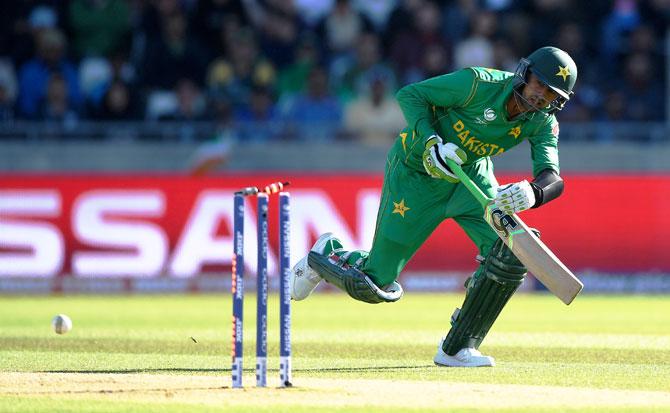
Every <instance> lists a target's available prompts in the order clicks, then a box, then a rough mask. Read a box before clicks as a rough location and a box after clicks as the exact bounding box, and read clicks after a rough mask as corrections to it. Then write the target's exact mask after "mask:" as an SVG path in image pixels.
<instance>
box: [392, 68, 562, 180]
mask: <svg viewBox="0 0 670 413" xmlns="http://www.w3.org/2000/svg"><path fill="white" fill-rule="evenodd" d="M513 78H514V74H513V73H510V72H505V71H501V70H495V69H488V68H481V67H473V68H467V69H463V70H459V71H457V72H453V73H450V74H446V75H442V76H438V77H434V78H432V79H428V80H425V81H423V82H419V83H413V84H411V85H408V86H406V87H404V88H402V89H401V90H400V91H399V92H398V94H397V96H396V97H397V100H398V103H399V105H400V108H401V109H402V111H403V113H404V115H405V119H406V120H407V127H406V128H405V129H404V130H403V131H402V132H401V133H400V137H399V138H398V139H399V143H400V144H401V145H402V148H403V150H404V152H405V154H406V157H405V162H406V164H407V165H408V166H409V167H410V168H413V169H416V170H420V171H424V168H423V162H422V158H421V157H422V154H423V151H424V149H425V142H426V140H427V139H428V137H430V136H431V135H433V134H438V135H439V136H441V137H442V139H443V141H444V142H445V143H446V142H452V143H454V144H456V145H458V146H459V147H461V148H462V149H463V150H464V151H465V153H466V154H467V155H468V160H467V162H465V163H464V165H469V164H472V163H474V162H476V161H477V160H478V159H481V158H485V157H493V156H497V155H501V154H503V153H505V152H506V151H508V150H509V149H511V148H512V147H514V146H516V145H518V144H519V143H521V142H523V141H524V140H526V139H527V140H528V141H529V143H530V146H531V152H532V153H531V156H532V160H533V175H537V174H538V173H539V172H540V171H542V170H543V169H548V168H550V169H553V170H555V171H556V172H560V170H559V165H558V121H557V120H556V117H555V116H554V115H549V116H544V115H543V114H540V113H537V114H535V115H534V116H532V117H531V118H530V119H517V120H513V121H510V120H508V115H507V109H506V108H505V103H506V102H507V98H508V97H509V96H510V94H511V93H513Z"/></svg>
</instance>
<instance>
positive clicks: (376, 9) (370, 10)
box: [354, 0, 398, 32]
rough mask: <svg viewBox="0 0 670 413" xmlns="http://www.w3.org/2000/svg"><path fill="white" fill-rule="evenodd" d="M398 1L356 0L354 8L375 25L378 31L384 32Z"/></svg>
mask: <svg viewBox="0 0 670 413" xmlns="http://www.w3.org/2000/svg"><path fill="white" fill-rule="evenodd" d="M397 3H398V0H376V1H370V0H354V8H355V9H356V10H358V11H360V12H361V13H362V14H363V15H364V16H365V17H366V18H367V19H368V20H369V21H370V22H371V23H372V24H373V25H374V30H375V31H376V32H382V31H384V29H385V28H386V24H387V22H388V20H389V18H390V17H391V13H393V10H394V9H395V7H396V4H397Z"/></svg>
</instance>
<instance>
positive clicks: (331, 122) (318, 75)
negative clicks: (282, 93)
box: [283, 66, 342, 141]
mask: <svg viewBox="0 0 670 413" xmlns="http://www.w3.org/2000/svg"><path fill="white" fill-rule="evenodd" d="M283 114H284V116H283V118H284V119H285V120H286V121H287V122H288V132H287V134H288V135H289V136H292V137H294V138H297V139H303V140H309V141H326V140H332V139H334V138H336V137H337V132H338V129H339V126H340V123H341V121H342V105H341V104H340V102H339V101H338V100H337V98H336V97H335V96H333V95H332V94H331V93H330V91H329V90H328V72H326V71H325V70H324V69H323V68H322V67H318V66H317V67H314V68H313V69H312V71H311V72H310V73H309V78H308V82H307V91H306V92H304V93H300V94H298V95H296V96H294V97H293V98H291V99H290V100H289V102H288V103H287V104H286V106H285V108H284V110H283Z"/></svg>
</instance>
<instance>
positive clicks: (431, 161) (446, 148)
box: [423, 135, 468, 183]
mask: <svg viewBox="0 0 670 413" xmlns="http://www.w3.org/2000/svg"><path fill="white" fill-rule="evenodd" d="M445 159H451V160H452V161H454V162H456V163H457V164H458V165H462V164H463V162H465V161H466V160H467V159H468V156H467V155H466V154H465V151H464V150H463V149H461V148H459V147H458V146H456V145H455V144H453V143H451V142H447V143H442V138H440V137H439V136H437V135H433V136H431V137H430V138H428V140H427V141H426V149H425V150H424V151H423V168H424V169H425V170H426V172H427V173H428V175H430V176H432V177H433V178H440V179H446V180H447V181H449V182H452V183H456V182H458V177H457V176H456V175H455V174H454V172H453V171H452V170H451V169H449V167H448V166H447V163H446V162H445Z"/></svg>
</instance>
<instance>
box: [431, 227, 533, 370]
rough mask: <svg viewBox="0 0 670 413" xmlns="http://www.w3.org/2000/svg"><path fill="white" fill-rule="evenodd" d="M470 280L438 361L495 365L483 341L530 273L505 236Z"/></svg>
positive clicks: (452, 319)
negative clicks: (483, 349)
mask: <svg viewBox="0 0 670 413" xmlns="http://www.w3.org/2000/svg"><path fill="white" fill-rule="evenodd" d="M478 258H479V259H478V260H479V261H480V266H479V268H478V269H477V271H476V272H475V273H474V275H473V276H472V277H470V278H469V279H468V280H467V281H466V293H465V300H464V302H463V305H462V307H461V308H460V309H458V308H457V309H456V311H455V312H454V314H453V315H452V316H451V329H450V330H449V333H448V334H447V336H446V337H445V338H444V339H443V340H442V342H440V345H439V346H438V349H437V353H436V354H435V358H434V362H435V364H437V365H440V366H448V367H482V366H494V365H495V360H494V359H493V357H489V356H484V355H482V354H481V353H480V352H479V350H478V349H479V345H480V344H481V342H482V341H483V340H484V337H486V334H487V333H488V332H489V329H490V328H491V326H492V325H493V323H494V322H495V320H496V319H497V318H498V315H499V314H500V312H501V311H502V309H503V307H505V304H507V301H509V299H510V297H512V295H513V294H514V292H515V291H516V290H517V288H519V286H520V285H521V283H522V282H523V280H524V277H525V276H526V268H525V267H524V266H523V264H522V263H521V262H520V261H519V260H518V259H517V258H516V256H514V254H513V253H512V251H511V250H510V249H509V248H508V247H507V245H505V243H504V242H503V241H502V240H501V239H499V238H498V239H497V240H496V241H495V243H494V244H493V247H492V248H491V249H490V251H489V253H488V254H487V256H486V258H483V257H481V256H479V257H478Z"/></svg>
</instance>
